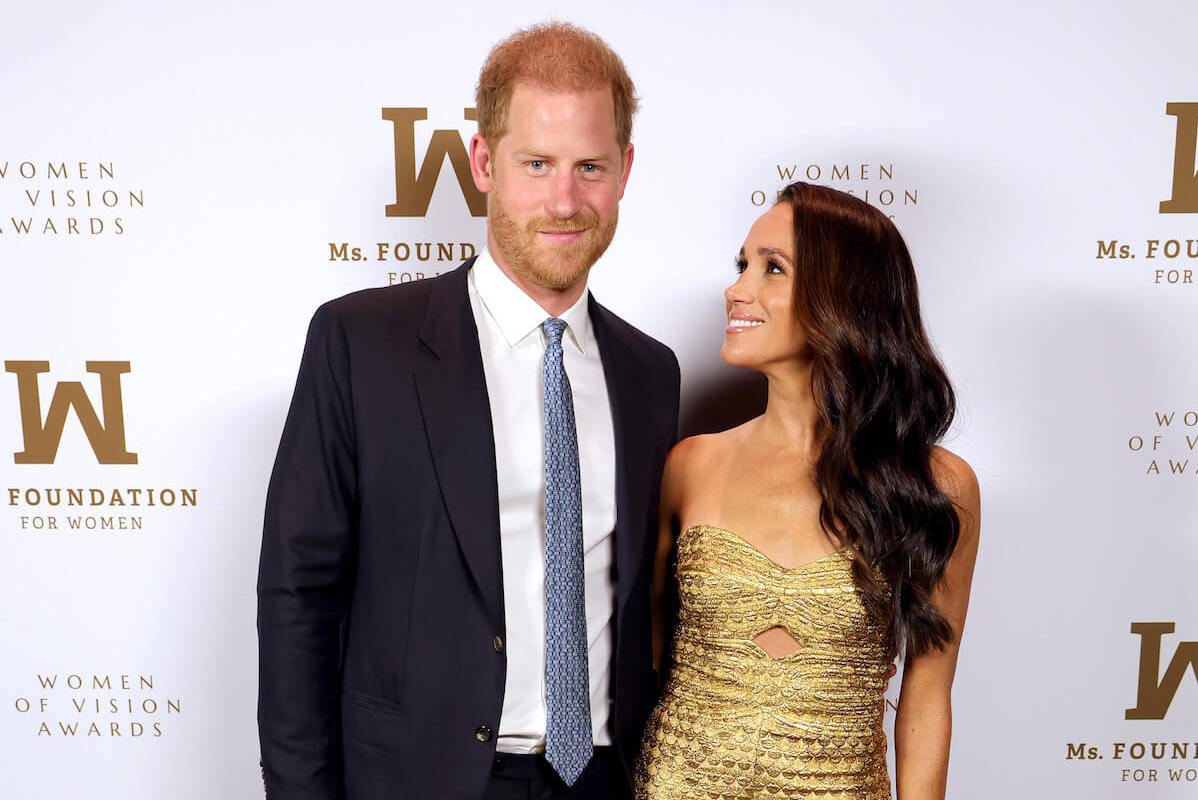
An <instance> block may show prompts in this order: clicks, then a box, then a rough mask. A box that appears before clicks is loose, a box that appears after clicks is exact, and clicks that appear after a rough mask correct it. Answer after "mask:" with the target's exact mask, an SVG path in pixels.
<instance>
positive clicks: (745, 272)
mask: <svg viewBox="0 0 1198 800" xmlns="http://www.w3.org/2000/svg"><path fill="white" fill-rule="evenodd" d="M794 263H795V252H794V212H793V211H792V210H791V207H790V204H789V203H785V202H783V203H779V204H778V205H776V206H774V207H773V208H771V209H770V210H769V211H767V212H765V213H764V214H762V215H761V216H760V217H758V219H757V221H756V222H754V223H753V227H752V228H750V229H749V235H748V236H746V237H745V243H744V246H743V247H742V248H741V251H740V254H739V255H738V256H737V258H736V269H737V272H738V273H739V275H738V277H737V279H736V282H735V283H733V284H732V285H731V286H729V287H728V288H727V289H725V290H724V303H725V310H726V311H727V317H728V327H727V328H725V329H724V346H723V348H722V349H721V350H720V356H721V357H722V358H723V359H724V361H726V362H727V363H729V364H731V365H733V366H737V367H749V368H751V369H757V370H765V369H768V368H769V367H770V366H771V365H777V364H784V363H786V362H794V361H795V360H797V359H806V358H810V349H809V348H808V346H807V337H806V336H805V335H804V332H803V328H802V326H801V325H800V324H799V321H798V318H797V316H796V315H795V311H794V280H795V270H794Z"/></svg>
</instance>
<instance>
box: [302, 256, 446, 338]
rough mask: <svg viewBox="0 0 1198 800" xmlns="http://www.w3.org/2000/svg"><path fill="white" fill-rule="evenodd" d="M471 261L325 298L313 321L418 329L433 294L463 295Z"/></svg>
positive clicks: (361, 327) (367, 327) (347, 326)
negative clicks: (424, 275) (433, 273)
mask: <svg viewBox="0 0 1198 800" xmlns="http://www.w3.org/2000/svg"><path fill="white" fill-rule="evenodd" d="M469 267H470V262H467V263H465V264H463V265H462V266H461V267H458V268H457V269H454V270H451V271H449V272H444V273H441V274H440V275H436V276H434V277H431V278H423V279H421V280H418V281H411V282H410V283H401V284H396V285H394V286H379V287H374V288H371V289H360V290H358V291H356V292H350V293H349V294H344V295H342V296H340V297H337V298H334V299H332V300H329V301H326V302H325V303H323V304H322V305H321V306H320V307H319V308H317V309H316V313H315V314H314V316H313V319H314V321H318V322H319V321H331V322H335V324H337V325H339V326H341V327H342V328H343V329H345V330H346V331H347V332H349V331H354V330H362V331H371V330H374V329H377V328H378V327H379V326H384V327H385V328H386V329H387V330H390V331H409V330H410V331H415V330H419V328H420V326H421V325H422V324H423V323H424V321H425V318H426V317H427V316H428V313H429V304H430V302H432V301H433V299H434V298H435V297H441V298H452V297H454V296H456V294H457V293H460V302H462V303H467V302H469V301H468V300H467V297H466V271H467V270H468V269H469Z"/></svg>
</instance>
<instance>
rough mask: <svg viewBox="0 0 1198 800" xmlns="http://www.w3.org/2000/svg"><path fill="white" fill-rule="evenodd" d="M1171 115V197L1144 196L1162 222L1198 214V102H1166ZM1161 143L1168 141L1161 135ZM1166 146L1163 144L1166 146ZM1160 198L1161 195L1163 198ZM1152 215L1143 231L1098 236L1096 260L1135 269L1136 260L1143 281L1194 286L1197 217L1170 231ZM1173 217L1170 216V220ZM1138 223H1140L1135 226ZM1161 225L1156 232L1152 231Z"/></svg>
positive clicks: (1167, 117) (1168, 182)
mask: <svg viewBox="0 0 1198 800" xmlns="http://www.w3.org/2000/svg"><path fill="white" fill-rule="evenodd" d="M1170 119H1172V120H1173V122H1174V123H1175V130H1174V132H1173V133H1174V137H1173V139H1172V140H1171V141H1169V142H1168V144H1169V145H1171V146H1169V147H1168V152H1169V154H1170V155H1171V158H1170V159H1169V160H1170V161H1171V163H1172V171H1171V173H1170V174H1169V175H1168V176H1165V175H1162V176H1161V177H1162V178H1163V179H1165V180H1164V181H1163V184H1164V186H1166V187H1168V189H1169V197H1168V199H1165V200H1159V199H1157V198H1154V200H1157V201H1156V202H1155V203H1152V201H1150V200H1148V199H1145V202H1144V206H1145V211H1146V212H1147V209H1148V208H1149V207H1150V204H1151V205H1155V207H1156V211H1157V215H1156V216H1155V219H1156V220H1161V217H1160V215H1161V214H1198V165H1196V164H1195V156H1196V155H1198V103H1167V104H1166V105H1165V115H1164V120H1165V122H1164V123H1162V124H1167V121H1168V120H1170ZM1161 141H1162V143H1165V142H1166V141H1167V140H1166V139H1164V138H1162V140H1161ZM1162 149H1164V148H1162ZM1158 198H1159V196H1158ZM1152 219H1153V218H1152V217H1149V216H1148V215H1147V214H1146V215H1145V218H1144V223H1145V224H1144V226H1143V227H1142V228H1141V233H1140V234H1139V235H1135V234H1131V235H1125V236H1124V237H1123V238H1107V239H1099V240H1098V242H1097V253H1096V255H1095V258H1096V259H1097V260H1098V261H1100V262H1103V261H1110V260H1114V261H1116V262H1121V263H1126V264H1127V265H1128V267H1135V265H1136V263H1140V264H1143V266H1142V267H1137V268H1135V269H1134V270H1130V271H1129V274H1134V275H1137V276H1138V277H1139V279H1141V280H1145V281H1147V282H1148V283H1150V284H1152V285H1155V286H1165V287H1170V286H1172V287H1193V286H1194V285H1195V284H1194V272H1195V269H1196V265H1198V229H1195V227H1194V222H1193V221H1192V220H1181V221H1180V224H1181V226H1182V227H1177V223H1173V222H1171V223H1170V224H1171V227H1174V230H1172V231H1165V230H1163V229H1162V227H1161V223H1160V222H1150V220H1152ZM1165 219H1166V220H1169V218H1165ZM1135 227H1140V226H1139V225H1136V226H1135ZM1153 228H1157V230H1153Z"/></svg>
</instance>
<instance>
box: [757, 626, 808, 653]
mask: <svg viewBox="0 0 1198 800" xmlns="http://www.w3.org/2000/svg"><path fill="white" fill-rule="evenodd" d="M753 644H755V645H757V646H758V647H760V648H761V649H762V650H764V651H765V654H766V655H767V656H769V657H770V658H773V659H779V658H785V657H786V656H788V655H790V654H791V653H794V652H796V651H797V650H798V649H799V648H800V647H802V645H801V644H800V643H799V640H798V639H796V638H795V637H794V636H792V635H791V633H790V631H788V630H786V628H783V627H782V626H781V625H775V626H774V627H772V628H766V629H765V630H763V631H762V632H761V633H759V634H757V635H756V636H754V637H753Z"/></svg>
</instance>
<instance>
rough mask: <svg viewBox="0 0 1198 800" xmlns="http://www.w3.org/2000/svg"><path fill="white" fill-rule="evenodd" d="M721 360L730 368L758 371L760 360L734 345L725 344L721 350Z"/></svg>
mask: <svg viewBox="0 0 1198 800" xmlns="http://www.w3.org/2000/svg"><path fill="white" fill-rule="evenodd" d="M720 358H721V359H723V361H724V363H725V364H727V365H728V366H730V367H745V368H746V369H757V363H758V360H757V359H755V358H753V357H752V356H751V355H750V354H749V353H746V352H744V350H743V349H742V348H740V347H737V346H736V345H735V344H734V343H730V342H724V346H723V347H721V348H720Z"/></svg>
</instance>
